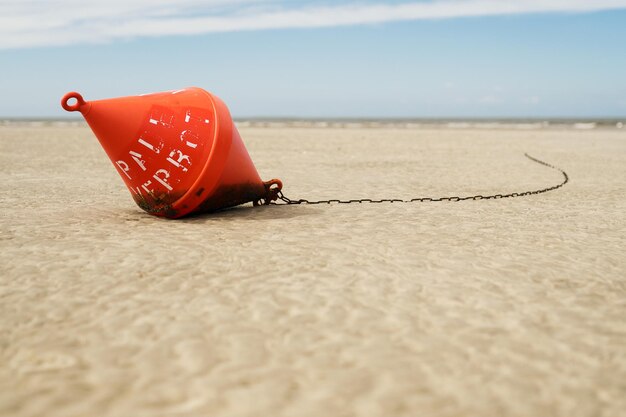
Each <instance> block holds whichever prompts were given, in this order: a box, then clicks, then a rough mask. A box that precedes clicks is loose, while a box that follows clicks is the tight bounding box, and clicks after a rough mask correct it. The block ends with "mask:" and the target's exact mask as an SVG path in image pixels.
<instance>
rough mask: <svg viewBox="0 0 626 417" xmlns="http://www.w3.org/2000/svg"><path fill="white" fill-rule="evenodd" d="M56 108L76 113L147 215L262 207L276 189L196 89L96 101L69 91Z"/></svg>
mask: <svg viewBox="0 0 626 417" xmlns="http://www.w3.org/2000/svg"><path fill="white" fill-rule="evenodd" d="M73 100H75V102H72V103H70V102H71V101H73ZM61 105H62V106H63V108H64V109H65V110H67V111H80V112H81V113H82V115H83V117H84V118H85V120H86V121H87V123H88V124H89V126H90V127H91V130H93V132H94V134H95V135H96V137H97V138H98V140H99V141H100V144H101V145H102V147H103V148H104V150H105V151H106V153H107V155H108V156H109V158H110V159H111V161H112V162H113V164H114V165H115V167H116V168H117V170H118V172H119V174H120V175H121V177H122V179H123V180H124V182H125V183H126V186H127V187H128V189H129V190H130V192H131V194H132V196H133V199H134V200H135V202H136V203H137V204H138V205H139V207H141V208H142V209H144V210H145V211H147V212H148V213H150V214H153V215H156V216H162V217H168V218H178V217H182V216H185V215H188V214H191V213H201V212H207V211H214V210H218V209H222V208H226V207H232V206H236V205H239V204H243V203H247V202H253V203H254V204H255V205H258V204H269V202H270V201H272V200H276V198H277V194H278V192H279V191H280V189H281V187H282V183H281V182H280V180H276V179H274V180H271V181H267V182H263V181H261V178H260V177H259V174H258V172H257V170H256V168H255V166H254V164H253V163H252V160H251V159H250V156H249V155H248V151H247V150H246V148H245V146H244V144H243V142H242V140H241V137H240V136H239V132H238V131H237V128H236V127H235V125H234V123H233V121H232V119H231V116H230V112H229V111H228V108H227V107H226V105H225V104H224V103H223V102H222V101H221V100H220V99H219V98H217V97H216V96H214V95H213V94H210V93H208V92H207V91H205V90H203V89H200V88H185V89H183V90H177V91H169V92H164V93H155V94H147V95H141V96H129V97H120V98H113V99H107V100H97V101H85V100H84V99H83V97H82V96H81V95H80V94H78V93H76V92H70V93H67V94H66V95H65V96H64V97H63V99H62V100H61Z"/></svg>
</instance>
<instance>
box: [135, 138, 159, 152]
mask: <svg viewBox="0 0 626 417" xmlns="http://www.w3.org/2000/svg"><path fill="white" fill-rule="evenodd" d="M137 142H139V143H141V144H142V145H143V146H145V147H146V148H148V149H150V150H151V151H154V153H159V149H155V147H154V146H153V145H152V144H151V143H149V142H146V141H145V140H144V139H143V138H141V137H140V138H139V139H138V140H137Z"/></svg>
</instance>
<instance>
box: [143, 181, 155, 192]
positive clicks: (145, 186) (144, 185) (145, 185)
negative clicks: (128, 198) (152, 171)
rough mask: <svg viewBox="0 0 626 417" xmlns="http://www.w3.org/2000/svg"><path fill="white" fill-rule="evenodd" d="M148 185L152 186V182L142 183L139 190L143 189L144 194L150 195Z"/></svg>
mask: <svg viewBox="0 0 626 417" xmlns="http://www.w3.org/2000/svg"><path fill="white" fill-rule="evenodd" d="M150 184H152V181H150V180H148V181H146V182H144V183H143V184H142V185H141V188H143V189H144V190H146V194H151V193H152V190H149V189H148V185H150Z"/></svg>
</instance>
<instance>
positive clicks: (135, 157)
mask: <svg viewBox="0 0 626 417" xmlns="http://www.w3.org/2000/svg"><path fill="white" fill-rule="evenodd" d="M128 153H129V154H130V156H131V157H132V158H133V160H134V161H135V162H137V165H139V168H141V169H142V171H145V170H146V166H145V165H144V162H146V161H144V160H142V159H141V154H140V153H139V152H135V151H130V152H128Z"/></svg>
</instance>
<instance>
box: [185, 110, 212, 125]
mask: <svg viewBox="0 0 626 417" xmlns="http://www.w3.org/2000/svg"><path fill="white" fill-rule="evenodd" d="M191 119H195V120H198V121H200V122H201V123H204V124H209V119H205V118H203V117H194V116H192V115H191V110H187V112H186V113H185V123H189V121H190V120H191Z"/></svg>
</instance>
